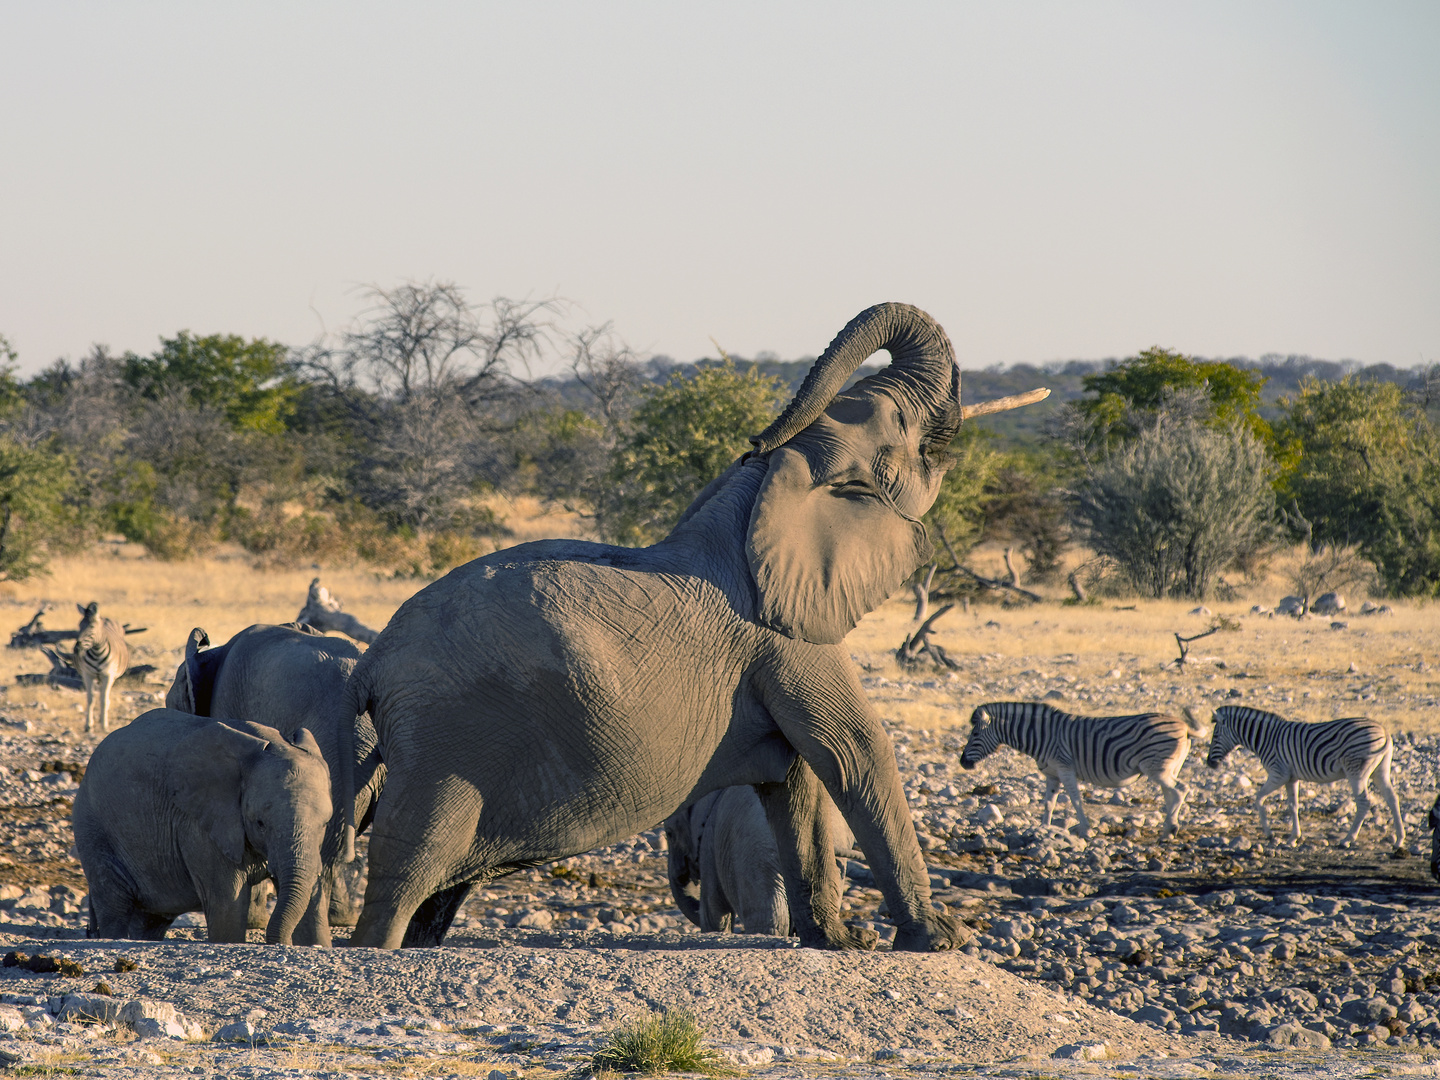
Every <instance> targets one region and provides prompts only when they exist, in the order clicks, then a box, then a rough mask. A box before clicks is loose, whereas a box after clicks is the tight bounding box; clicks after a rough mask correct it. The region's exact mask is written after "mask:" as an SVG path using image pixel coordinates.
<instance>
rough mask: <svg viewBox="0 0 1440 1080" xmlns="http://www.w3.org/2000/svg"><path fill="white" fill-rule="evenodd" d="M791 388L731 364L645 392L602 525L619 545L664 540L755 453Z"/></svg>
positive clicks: (621, 451) (615, 470)
mask: <svg viewBox="0 0 1440 1080" xmlns="http://www.w3.org/2000/svg"><path fill="white" fill-rule="evenodd" d="M784 393H785V391H784V388H783V387H782V385H781V384H780V381H779V380H778V379H776V378H773V377H772V376H768V375H763V374H761V373H760V372H759V371H758V370H756V369H754V368H752V369H751V370H749V371H746V372H743V373H742V372H739V371H737V370H736V369H735V365H734V364H733V363H731V362H730V361H728V360H727V361H726V362H724V363H722V364H718V365H716V366H714V367H706V368H701V369H700V370H699V371H696V372H695V373H694V374H692V375H686V374H684V373H683V372H678V371H677V372H673V373H672V374H671V375H670V377H669V378H668V379H667V380H666V381H665V382H664V383H663V384H661V385H659V386H656V387H653V388H651V389H648V390H646V391H645V399H644V401H643V402H642V403H641V405H640V407H639V408H638V409H636V411H635V416H634V419H633V428H632V430H631V432H630V434H629V435H628V437H627V438H626V439H625V440H624V441H623V442H622V443H621V445H620V446H619V447H618V448H617V450H616V454H615V458H614V461H613V463H612V465H611V469H610V475H609V479H610V484H611V496H610V503H609V505H608V506H606V507H602V508H601V514H600V525H601V528H602V529H603V530H604V532H605V533H606V534H607V536H608V537H609V538H610V539H612V540H614V541H615V542H616V543H622V544H645V543H654V542H655V541H657V540H660V539H662V538H663V537H664V536H665V535H666V534H667V533H668V532H669V531H670V530H671V529H672V528H674V526H675V523H676V522H677V521H679V520H680V515H681V514H682V513H684V511H685V508H686V507H687V506H689V505H690V502H691V501H692V500H693V499H694V498H695V496H696V495H698V494H700V491H701V489H702V488H704V486H705V485H706V484H708V483H709V482H710V481H711V480H713V479H715V477H717V476H719V475H720V474H721V473H722V472H723V471H724V470H725V469H726V468H728V467H729V466H730V465H731V464H732V463H733V462H734V461H735V459H736V458H737V457H739V456H740V455H741V454H743V453H744V452H745V451H746V450H748V449H750V442H749V439H750V436H751V435H756V434H758V433H759V432H761V431H762V430H764V428H765V427H766V425H768V424H769V423H770V421H771V420H772V419H774V417H775V414H776V413H777V412H778V411H779V408H780V404H781V401H782V400H783V399H784Z"/></svg>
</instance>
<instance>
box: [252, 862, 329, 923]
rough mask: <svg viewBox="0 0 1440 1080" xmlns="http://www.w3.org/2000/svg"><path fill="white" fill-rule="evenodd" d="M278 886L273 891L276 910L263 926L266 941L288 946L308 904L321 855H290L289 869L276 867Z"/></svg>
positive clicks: (274, 867)
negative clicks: (266, 924)
mask: <svg viewBox="0 0 1440 1080" xmlns="http://www.w3.org/2000/svg"><path fill="white" fill-rule="evenodd" d="M271 869H272V870H274V871H276V878H277V881H278V887H277V888H276V890H275V895H276V903H275V913H274V914H273V915H271V916H270V923H269V925H268V926H266V927H265V940H266V942H267V943H269V944H271V945H289V944H290V943H291V941H292V939H293V938H294V936H295V927H296V926H297V925H299V923H300V917H301V916H302V915H304V914H305V909H306V908H307V907H309V906H310V896H311V893H312V892H313V891H314V888H315V882H316V881H317V880H318V878H319V875H320V857H319V854H318V853H316V852H306V853H303V854H299V855H294V854H292V855H291V856H289V867H288V869H282V868H280V867H277V866H276V865H275V863H274V861H273V860H272V862H271Z"/></svg>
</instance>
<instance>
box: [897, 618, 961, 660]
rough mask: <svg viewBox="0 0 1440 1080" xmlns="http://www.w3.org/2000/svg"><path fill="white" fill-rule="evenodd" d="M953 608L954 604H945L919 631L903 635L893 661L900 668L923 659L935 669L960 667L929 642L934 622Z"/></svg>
mask: <svg viewBox="0 0 1440 1080" xmlns="http://www.w3.org/2000/svg"><path fill="white" fill-rule="evenodd" d="M954 606H955V605H954V604H946V605H945V606H944V607H942V608H940V609H939V610H938V611H936V612H935V614H933V615H931V616H930V617H929V618H928V619H926V620H925V621H924V622H923V623H921V624H920V629H918V630H916V631H915V633H913V634H907V635H905V640H904V641H902V642H901V643H900V647H899V648H898V649H896V650H895V659H896V661H897V662H898V663H899V664H900V666H901V667H910V666H912V665H914V664H918V663H920V661H921V660H922V659H923V658H928V659H929V660H930V661H931V662H932V663H934V664H935V665H936V666H937V667H946V668H955V669H958V668H959V667H960V665H959V664H957V663H956V662H955V661H954V660H951V659H950V657H948V656H946V655H945V650H944V649H942V648H941V647H940V646H939V645H936V644H935V643H934V642H932V641H931V640H930V632H931V631H932V630H934V628H935V624H936V622H938V621H939V619H940V617H941V616H942V615H944V614H945V613H946V612H947V611H949V610H950V609H951V608H953V607H954Z"/></svg>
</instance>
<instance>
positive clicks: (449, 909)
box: [400, 881, 470, 949]
mask: <svg viewBox="0 0 1440 1080" xmlns="http://www.w3.org/2000/svg"><path fill="white" fill-rule="evenodd" d="M469 893H470V882H468V881H466V882H463V883H461V884H459V885H452V886H450V887H449V888H448V889H441V890H440V891H439V892H437V893H436V894H435V895H434V896H432V897H430V899H428V900H426V901H425V902H424V903H422V904H421V905H420V906H419V907H418V908H416V909H415V914H414V915H411V916H410V925H409V926H407V927H406V928H405V939H404V941H402V942H401V943H400V947H401V948H403V949H417V948H426V947H434V946H436V945H439V944H440V942H442V941H444V940H445V934H446V932H447V931H448V930H449V929H450V924H451V923H452V922H454V921H455V913H456V912H457V911H459V910H460V905H461V904H463V903H464V902H465V897H466V896H468V895H469Z"/></svg>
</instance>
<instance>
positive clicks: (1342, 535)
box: [1281, 378, 1440, 596]
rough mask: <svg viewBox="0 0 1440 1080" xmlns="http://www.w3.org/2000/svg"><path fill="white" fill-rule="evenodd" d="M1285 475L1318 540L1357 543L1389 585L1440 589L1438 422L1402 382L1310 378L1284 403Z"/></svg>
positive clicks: (1284, 491)
mask: <svg viewBox="0 0 1440 1080" xmlns="http://www.w3.org/2000/svg"><path fill="white" fill-rule="evenodd" d="M1284 404H1285V405H1286V406H1287V407H1288V415H1287V416H1286V418H1285V421H1284V423H1283V425H1282V434H1283V435H1284V437H1286V438H1289V439H1292V440H1293V441H1294V443H1295V444H1296V445H1297V446H1298V447H1299V451H1300V454H1299V461H1298V463H1297V464H1296V466H1295V467H1294V468H1293V469H1292V470H1291V471H1290V473H1289V475H1287V476H1286V477H1285V479H1284V480H1283V482H1282V484H1281V496H1282V498H1283V499H1285V500H1286V501H1287V502H1289V501H1291V500H1293V505H1295V506H1296V507H1298V509H1299V511H1300V513H1301V515H1303V517H1304V518H1305V519H1307V520H1308V523H1309V525H1310V528H1311V535H1310V537H1309V539H1310V542H1311V543H1312V544H1313V545H1320V544H1334V545H1340V546H1345V545H1349V544H1354V545H1358V546H1359V548H1360V551H1361V552H1362V553H1363V554H1364V556H1365V558H1366V559H1368V560H1369V561H1370V562H1371V563H1373V564H1374V566H1375V569H1376V571H1377V572H1378V573H1379V575H1380V580H1381V582H1382V584H1383V586H1384V588H1385V589H1386V591H1387V592H1389V593H1391V594H1398V595H1402V596H1434V595H1437V594H1440V431H1437V429H1436V427H1435V424H1434V423H1433V422H1432V421H1431V420H1430V419H1429V418H1428V417H1427V416H1426V415H1425V413H1424V411H1423V410H1422V409H1421V408H1420V407H1419V406H1418V404H1416V403H1415V402H1413V401H1411V400H1409V399H1407V397H1406V396H1405V394H1404V392H1403V391H1402V390H1401V389H1400V387H1398V386H1396V385H1395V384H1394V383H1380V382H1359V381H1357V380H1355V379H1353V378H1347V379H1343V380H1341V381H1340V382H1335V383H1322V382H1318V381H1316V380H1310V381H1309V382H1307V383H1306V384H1305V385H1304V386H1302V388H1301V391H1300V395H1299V396H1298V397H1297V398H1295V399H1294V400H1292V401H1287V402H1285V403H1284Z"/></svg>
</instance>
